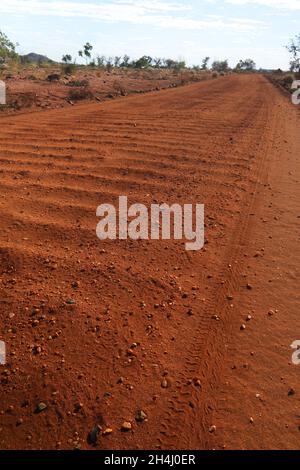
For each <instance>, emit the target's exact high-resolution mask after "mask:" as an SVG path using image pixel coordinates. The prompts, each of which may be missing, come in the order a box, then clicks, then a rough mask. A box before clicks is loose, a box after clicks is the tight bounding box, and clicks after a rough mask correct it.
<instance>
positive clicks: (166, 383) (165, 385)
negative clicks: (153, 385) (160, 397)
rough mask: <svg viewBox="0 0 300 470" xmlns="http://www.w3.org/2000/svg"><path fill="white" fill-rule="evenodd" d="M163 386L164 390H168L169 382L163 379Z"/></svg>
mask: <svg viewBox="0 0 300 470" xmlns="http://www.w3.org/2000/svg"><path fill="white" fill-rule="evenodd" d="M161 386H162V388H168V381H167V379H163V380H162V382H161Z"/></svg>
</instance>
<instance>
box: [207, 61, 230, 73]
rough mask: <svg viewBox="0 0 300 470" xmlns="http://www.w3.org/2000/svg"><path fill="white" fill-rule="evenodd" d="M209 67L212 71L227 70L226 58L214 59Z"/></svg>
mask: <svg viewBox="0 0 300 470" xmlns="http://www.w3.org/2000/svg"><path fill="white" fill-rule="evenodd" d="M211 69H212V70H213V72H218V73H221V72H224V73H225V72H227V71H228V70H229V66H228V60H215V61H214V62H213V63H212V66H211Z"/></svg>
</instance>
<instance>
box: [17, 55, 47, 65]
mask: <svg viewBox="0 0 300 470" xmlns="http://www.w3.org/2000/svg"><path fill="white" fill-rule="evenodd" d="M20 57H21V62H22V63H26V64H28V63H34V64H41V63H45V62H47V63H49V64H51V63H54V61H53V60H51V59H49V58H48V57H46V56H45V55H41V54H36V53H35V52H30V54H26V55H21V56H20Z"/></svg>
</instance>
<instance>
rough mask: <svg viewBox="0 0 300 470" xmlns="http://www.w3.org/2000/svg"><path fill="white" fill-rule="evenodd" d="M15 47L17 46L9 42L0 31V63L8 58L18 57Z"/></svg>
mask: <svg viewBox="0 0 300 470" xmlns="http://www.w3.org/2000/svg"><path fill="white" fill-rule="evenodd" d="M16 47H17V44H14V43H13V42H11V41H10V39H8V37H7V36H6V34H4V33H2V31H0V61H2V62H4V61H5V60H6V59H8V58H12V59H14V58H16V57H17V56H18V54H17V53H16Z"/></svg>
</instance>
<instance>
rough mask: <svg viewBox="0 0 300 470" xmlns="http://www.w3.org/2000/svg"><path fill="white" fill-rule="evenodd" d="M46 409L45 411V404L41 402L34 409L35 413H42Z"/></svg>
mask: <svg viewBox="0 0 300 470" xmlns="http://www.w3.org/2000/svg"><path fill="white" fill-rule="evenodd" d="M46 409H47V405H46V403H43V402H41V403H39V404H38V406H37V407H36V411H37V412H38V413H41V412H42V411H44V410H46Z"/></svg>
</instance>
